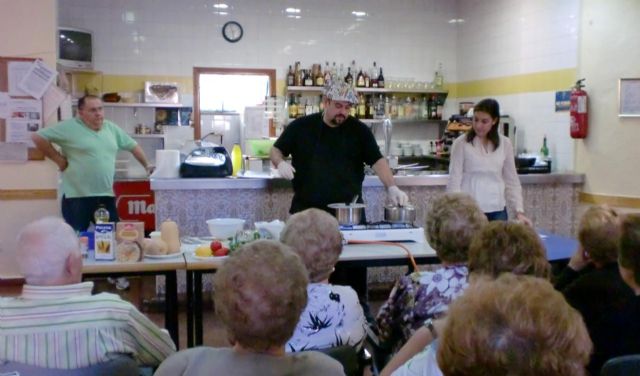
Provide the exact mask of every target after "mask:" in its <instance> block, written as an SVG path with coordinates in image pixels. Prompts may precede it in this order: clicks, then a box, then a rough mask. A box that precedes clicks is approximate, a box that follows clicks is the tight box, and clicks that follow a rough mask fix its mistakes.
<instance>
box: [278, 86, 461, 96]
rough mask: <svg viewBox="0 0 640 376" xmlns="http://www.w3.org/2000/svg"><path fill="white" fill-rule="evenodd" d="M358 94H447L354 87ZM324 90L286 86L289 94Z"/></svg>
mask: <svg viewBox="0 0 640 376" xmlns="http://www.w3.org/2000/svg"><path fill="white" fill-rule="evenodd" d="M354 89H355V90H356V92H358V93H369V94H373V93H381V94H382V93H407V94H438V95H447V94H449V92H448V91H446V90H435V89H395V88H386V87H385V88H364V87H356V88H354ZM323 90H324V88H323V87H321V86H288V87H287V91H288V92H290V93H297V92H300V93H304V92H311V93H314V92H316V93H321V92H322V91H323Z"/></svg>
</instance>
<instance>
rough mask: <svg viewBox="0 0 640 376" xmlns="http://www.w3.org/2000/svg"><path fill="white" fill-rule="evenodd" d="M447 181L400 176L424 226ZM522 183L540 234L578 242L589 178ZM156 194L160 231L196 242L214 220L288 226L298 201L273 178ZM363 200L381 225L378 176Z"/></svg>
mask: <svg viewBox="0 0 640 376" xmlns="http://www.w3.org/2000/svg"><path fill="white" fill-rule="evenodd" d="M448 179H449V176H448V175H446V174H434V175H418V176H396V178H395V180H396V184H397V185H398V186H399V187H400V188H401V189H402V190H403V191H405V192H406V193H407V194H408V195H409V200H410V202H411V203H413V204H414V205H415V206H416V208H417V216H416V218H417V224H419V225H420V226H422V225H423V223H424V219H425V214H426V209H427V206H428V203H429V201H430V200H431V199H432V198H433V197H434V195H436V194H438V193H440V192H443V191H444V189H445V187H446V185H447V181H448ZM520 181H521V183H522V188H523V199H524V209H525V213H526V215H527V216H528V217H529V218H531V220H532V221H533V222H534V224H535V226H536V228H539V229H542V230H545V231H549V232H552V233H555V234H559V235H564V236H574V235H575V229H576V224H577V218H576V210H577V206H578V193H579V191H580V189H581V188H582V185H583V183H584V175H583V174H577V173H571V172H567V173H551V174H527V175H520ZM151 189H152V190H153V191H154V193H155V213H156V228H159V225H160V223H161V222H162V221H163V220H165V219H172V220H174V221H176V222H177V223H178V226H179V228H180V233H181V234H189V235H191V236H206V235H209V231H208V228H207V225H206V223H205V220H206V219H209V218H217V217H235V218H243V219H245V220H247V227H252V225H253V222H256V221H270V220H273V219H280V220H286V218H287V217H288V216H289V213H288V212H289V206H290V204H291V198H292V197H293V191H292V189H291V182H289V181H286V180H283V179H271V178H219V179H213V178H212V179H195V178H193V179H151ZM363 195H364V201H365V203H366V204H367V209H366V216H367V220H368V221H369V222H375V221H380V220H382V219H383V215H384V201H385V199H386V192H385V190H384V187H383V185H382V183H381V182H380V180H379V179H378V178H377V177H376V176H366V177H365V180H364V183H363ZM510 214H511V215H513V213H510Z"/></svg>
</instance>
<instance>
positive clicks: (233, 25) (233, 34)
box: [222, 21, 244, 43]
mask: <svg viewBox="0 0 640 376" xmlns="http://www.w3.org/2000/svg"><path fill="white" fill-rule="evenodd" d="M243 34H244V31H243V30H242V26H241V25H240V24H239V23H238V22H236V21H229V22H227V23H225V24H224V26H222V36H223V37H224V39H225V40H226V41H227V42H231V43H236V42H238V41H239V40H240V39H242V35H243Z"/></svg>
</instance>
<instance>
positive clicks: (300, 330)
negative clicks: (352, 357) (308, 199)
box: [280, 209, 365, 352]
mask: <svg viewBox="0 0 640 376" xmlns="http://www.w3.org/2000/svg"><path fill="white" fill-rule="evenodd" d="M280 241H281V242H283V243H284V244H286V245H288V246H290V247H291V248H292V249H293V250H294V251H295V252H296V253H297V254H298V255H299V256H300V258H301V259H302V261H303V263H304V265H305V266H306V267H307V271H308V272H309V282H310V283H309V285H308V286H307V295H308V297H309V299H308V302H307V306H306V307H305V309H304V311H303V312H302V314H301V315H300V320H299V322H298V325H297V326H296V329H295V331H294V333H293V336H292V337H291V338H290V339H289V341H288V342H287V347H286V349H287V351H289V352H296V351H303V350H314V349H325V348H329V347H336V346H342V345H351V346H354V347H359V346H360V345H361V344H362V343H363V341H364V337H365V329H364V325H365V318H364V313H363V311H362V307H361V306H360V304H359V302H358V295H357V294H356V292H355V291H354V290H353V289H352V288H351V287H349V286H338V285H331V284H329V276H330V275H331V273H332V272H333V270H334V266H335V264H336V263H337V262H338V257H340V253H341V252H342V235H341V234H340V230H339V227H338V221H337V220H336V219H335V218H334V217H333V216H331V215H330V214H328V213H327V212H325V211H322V210H319V209H307V210H304V211H302V212H300V213H296V214H294V215H292V216H291V217H290V218H289V220H288V221H287V224H286V226H285V228H284V230H283V231H282V233H281V234H280Z"/></svg>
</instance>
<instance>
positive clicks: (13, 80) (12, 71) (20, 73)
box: [7, 61, 33, 97]
mask: <svg viewBox="0 0 640 376" xmlns="http://www.w3.org/2000/svg"><path fill="white" fill-rule="evenodd" d="M32 64H33V63H32V62H30V61H10V62H9V63H8V64H7V76H8V79H9V95H10V96H12V97H26V96H28V95H29V94H27V93H26V92H25V91H24V90H22V89H20V87H18V84H19V83H20V82H21V81H22V79H23V78H24V76H26V75H27V72H29V69H31V65H32Z"/></svg>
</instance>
